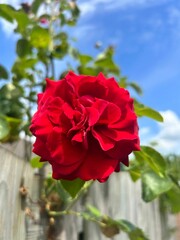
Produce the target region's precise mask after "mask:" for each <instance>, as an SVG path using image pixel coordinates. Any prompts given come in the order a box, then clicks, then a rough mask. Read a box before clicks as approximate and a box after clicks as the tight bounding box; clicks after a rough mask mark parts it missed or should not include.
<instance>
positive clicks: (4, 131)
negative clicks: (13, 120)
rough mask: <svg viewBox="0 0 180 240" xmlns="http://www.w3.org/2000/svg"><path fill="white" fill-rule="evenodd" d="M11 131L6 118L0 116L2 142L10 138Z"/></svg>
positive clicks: (0, 138)
mask: <svg viewBox="0 0 180 240" xmlns="http://www.w3.org/2000/svg"><path fill="white" fill-rule="evenodd" d="M9 131H10V128H9V124H8V122H7V120H6V118H5V117H4V116H2V115H0V141H1V140H3V139H5V138H6V137H7V136H8V134H9Z"/></svg>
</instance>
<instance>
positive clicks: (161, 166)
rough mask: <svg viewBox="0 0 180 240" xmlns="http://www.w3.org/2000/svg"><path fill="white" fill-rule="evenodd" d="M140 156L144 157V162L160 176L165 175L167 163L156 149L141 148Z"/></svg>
mask: <svg viewBox="0 0 180 240" xmlns="http://www.w3.org/2000/svg"><path fill="white" fill-rule="evenodd" d="M135 154H136V153H135ZM138 154H140V155H142V158H143V160H144V161H146V162H147V163H148V164H149V166H150V167H151V169H152V170H154V171H155V172H156V173H157V174H158V175H160V176H162V175H163V174H164V172H165V170H166V161H165V159H164V158H163V157H162V155H161V154H160V153H159V152H157V151H156V150H155V149H154V148H152V147H149V146H141V151H140V152H138Z"/></svg>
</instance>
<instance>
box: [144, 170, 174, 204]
mask: <svg viewBox="0 0 180 240" xmlns="http://www.w3.org/2000/svg"><path fill="white" fill-rule="evenodd" d="M172 187H173V183H172V181H171V180H170V179H169V178H168V177H160V176H159V175H157V174H156V173H154V172H153V171H147V172H144V173H143V174H142V198H143V200H144V201H145V202H150V201H152V200H153V199H155V198H157V197H158V196H159V195H160V194H162V193H164V192H167V191H169V190H170V189H171V188H172Z"/></svg>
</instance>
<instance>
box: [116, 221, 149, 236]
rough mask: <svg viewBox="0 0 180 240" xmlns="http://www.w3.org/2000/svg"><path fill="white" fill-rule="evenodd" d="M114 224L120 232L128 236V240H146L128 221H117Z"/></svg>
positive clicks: (138, 229) (140, 231) (139, 230)
mask: <svg viewBox="0 0 180 240" xmlns="http://www.w3.org/2000/svg"><path fill="white" fill-rule="evenodd" d="M116 222H117V225H118V226H119V228H120V230H122V231H123V232H126V233H127V234H128V236H129V239H130V240H148V238H147V237H146V236H145V234H144V233H143V231H142V230H141V229H140V228H138V227H136V226H135V225H134V224H132V223H130V222H129V221H126V220H118V221H116Z"/></svg>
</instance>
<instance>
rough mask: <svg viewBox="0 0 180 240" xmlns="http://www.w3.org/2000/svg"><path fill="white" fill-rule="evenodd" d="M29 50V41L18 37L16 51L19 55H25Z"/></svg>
mask: <svg viewBox="0 0 180 240" xmlns="http://www.w3.org/2000/svg"><path fill="white" fill-rule="evenodd" d="M30 52H31V45H30V44H29V41H28V40H26V39H24V38H22V39H19V40H18V42H17V45H16V53H17V54H18V56H19V57H25V56H26V55H28V54H29V53H30Z"/></svg>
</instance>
